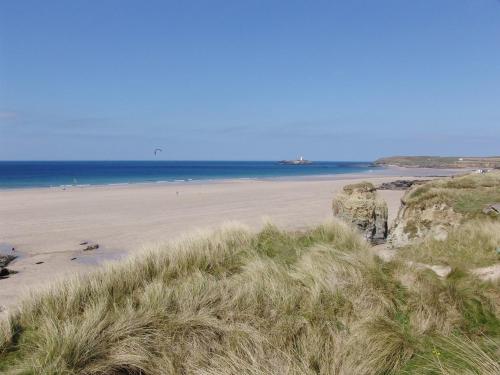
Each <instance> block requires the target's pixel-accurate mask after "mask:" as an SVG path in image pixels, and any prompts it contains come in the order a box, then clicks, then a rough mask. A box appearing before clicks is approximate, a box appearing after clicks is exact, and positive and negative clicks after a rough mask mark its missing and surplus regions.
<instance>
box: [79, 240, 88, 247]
mask: <svg viewBox="0 0 500 375" xmlns="http://www.w3.org/2000/svg"><path fill="white" fill-rule="evenodd" d="M87 244H88V242H87V241H83V242H82V243H80V246H83V245H87Z"/></svg>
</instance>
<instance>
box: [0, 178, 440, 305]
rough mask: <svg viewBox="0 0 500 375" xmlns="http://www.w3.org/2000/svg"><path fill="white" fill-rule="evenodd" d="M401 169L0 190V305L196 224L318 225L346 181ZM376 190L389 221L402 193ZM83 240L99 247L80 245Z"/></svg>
mask: <svg viewBox="0 0 500 375" xmlns="http://www.w3.org/2000/svg"><path fill="white" fill-rule="evenodd" d="M399 171H400V170H397V173H395V172H394V170H392V172H391V173H388V174H390V175H391V176H389V177H387V176H386V177H381V176H377V177H374V176H371V175H367V174H364V175H340V176H335V177H321V178H320V177H318V178H307V179H295V180H287V179H275V180H237V181H236V180H232V181H219V182H205V183H183V184H173V183H172V184H137V185H126V186H94V187H84V188H77V187H75V188H70V189H66V190H61V189H59V188H40V189H26V190H10V191H9V190H4V191H0V223H1V229H0V236H1V237H0V238H1V239H0V248H1V250H2V252H6V251H11V250H10V249H11V248H12V247H14V248H15V251H14V252H13V253H14V254H16V255H18V259H16V260H15V261H14V262H13V263H11V265H10V266H9V268H10V269H13V270H16V271H19V273H17V274H14V275H12V276H10V277H9V278H7V279H2V280H0V305H1V306H3V307H4V308H10V307H12V306H14V305H15V304H16V303H18V302H19V299H20V297H21V296H22V295H23V294H24V293H25V292H26V290H28V289H40V288H41V287H42V286H44V285H46V284H47V283H49V282H52V281H55V280H57V279H59V278H61V277H64V276H66V275H68V274H69V275H73V274H76V273H79V272H87V271H88V270H91V269H94V268H95V267H96V266H98V265H100V264H102V263H104V262H105V261H107V260H115V259H119V258H120V257H123V256H125V255H126V254H127V253H131V252H134V251H137V250H140V249H141V248H143V247H144V246H148V244H158V242H164V241H169V240H171V239H173V238H175V237H177V236H179V235H180V234H183V233H186V232H189V231H193V230H195V229H198V228H210V227H215V226H218V225H220V224H222V223H224V222H227V221H238V222H241V223H243V224H246V225H248V226H249V227H250V228H252V229H258V228H259V227H261V225H262V224H263V222H264V221H265V220H270V221H271V222H273V223H275V224H277V225H278V226H280V227H283V228H291V229H300V228H304V227H308V226H313V225H316V224H319V223H321V222H322V221H324V220H325V219H327V218H328V217H330V216H331V211H330V204H331V200H332V197H333V196H334V195H335V193H337V192H338V191H339V190H340V189H341V188H342V187H343V186H344V185H345V184H348V183H353V182H359V181H360V180H370V181H372V182H373V183H374V184H379V183H381V182H385V181H391V180H395V179H397V177H396V176H395V175H396V174H399ZM412 172H413V171H412ZM437 173H441V174H442V173H443V171H439V172H437ZM406 174H408V171H406ZM427 174H429V171H427ZM379 193H380V194H381V196H382V197H383V198H384V199H386V201H387V203H388V205H389V216H390V219H392V218H394V217H395V215H396V213H397V210H398V209H399V205H400V199H401V197H402V195H403V193H404V192H402V191H380V192H379ZM82 242H89V243H97V244H99V246H100V247H99V249H97V250H93V251H83V248H84V247H85V245H80V243H82ZM75 258H76V259H75ZM39 262H43V263H39ZM37 263H39V264H37Z"/></svg>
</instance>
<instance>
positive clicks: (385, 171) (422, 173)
mask: <svg viewBox="0 0 500 375" xmlns="http://www.w3.org/2000/svg"><path fill="white" fill-rule="evenodd" d="M299 168H300V167H299ZM470 171H472V170H470V169H448V168H443V169H440V168H417V167H399V166H396V165H391V166H382V167H376V169H370V170H366V171H363V172H357V173H353V172H339V173H331V174H310V175H282V176H269V177H252V176H250V177H236V178H235V177H230V178H226V177H220V178H218V177H216V178H204V179H192V178H187V179H178V180H173V181H169V180H168V181H167V180H163V181H162V180H158V181H133V182H114V183H103V184H100V183H97V184H74V185H54V186H26V187H1V186H0V194H1V193H2V192H8V191H25V190H77V189H89V188H90V189H93V188H108V187H113V188H120V187H131V186H157V185H167V186H168V185H174V186H182V185H193V184H198V185H202V184H217V183H236V182H240V181H322V180H343V179H352V178H375V177H401V178H405V177H447V176H452V175H456V174H460V173H468V172H470Z"/></svg>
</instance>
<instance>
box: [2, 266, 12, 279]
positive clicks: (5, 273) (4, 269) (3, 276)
mask: <svg viewBox="0 0 500 375" xmlns="http://www.w3.org/2000/svg"><path fill="white" fill-rule="evenodd" d="M9 275H10V270H9V269H8V268H2V269H0V278H6V277H9Z"/></svg>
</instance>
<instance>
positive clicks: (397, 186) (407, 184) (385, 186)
mask: <svg viewBox="0 0 500 375" xmlns="http://www.w3.org/2000/svg"><path fill="white" fill-rule="evenodd" d="M427 181H429V180H396V181H390V182H384V183H382V184H380V186H378V187H377V190H408V189H409V188H411V187H412V186H413V185H422V184H425V183H426V182H427Z"/></svg>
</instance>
